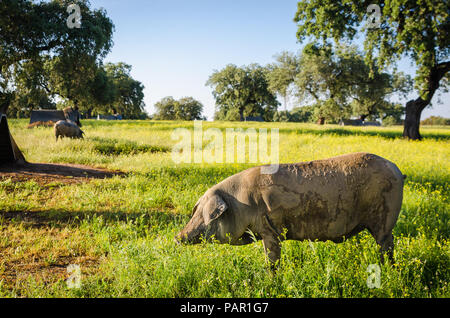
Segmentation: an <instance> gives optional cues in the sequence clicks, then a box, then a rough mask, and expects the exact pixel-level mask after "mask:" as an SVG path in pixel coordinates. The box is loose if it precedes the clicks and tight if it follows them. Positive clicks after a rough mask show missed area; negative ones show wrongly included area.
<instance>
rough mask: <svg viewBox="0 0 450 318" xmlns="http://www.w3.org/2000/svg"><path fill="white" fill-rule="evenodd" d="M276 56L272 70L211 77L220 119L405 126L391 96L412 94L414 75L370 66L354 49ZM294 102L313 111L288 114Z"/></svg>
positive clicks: (231, 70)
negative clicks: (353, 119)
mask: <svg viewBox="0 0 450 318" xmlns="http://www.w3.org/2000/svg"><path fill="white" fill-rule="evenodd" d="M275 58H276V61H275V63H272V64H270V65H267V66H261V65H258V64H251V65H249V66H243V67H237V66H235V65H232V64H230V65H228V66H226V67H225V68H224V69H222V70H220V71H215V72H214V73H213V74H212V75H211V76H210V78H209V80H208V82H207V85H209V86H211V87H212V89H213V95H214V97H215V99H216V107H217V109H216V113H215V119H217V120H241V121H242V120H244V119H245V118H246V117H249V116H251V117H257V116H259V117H262V118H264V119H265V120H266V121H272V120H285V121H305V119H306V121H311V120H314V121H317V120H319V122H321V123H324V122H325V121H327V122H337V121H339V120H340V119H342V118H349V117H350V116H358V117H360V118H361V119H362V120H365V119H366V118H370V119H372V120H375V119H382V120H390V121H391V122H392V121H395V122H399V121H400V117H401V115H402V113H403V108H402V107H401V106H400V105H398V104H395V103H393V102H391V101H390V98H391V97H392V95H393V94H394V93H396V94H403V95H406V94H407V93H408V92H409V90H410V89H411V87H412V81H411V79H410V77H409V76H407V75H405V74H403V73H401V72H396V71H393V72H392V73H387V72H381V71H380V70H379V69H378V68H377V67H376V65H372V66H368V65H367V64H366V63H365V61H364V57H363V55H362V54H361V53H360V52H358V51H357V49H356V48H355V47H353V46H345V45H341V46H339V47H338V48H337V49H333V48H332V47H331V46H317V45H314V44H310V45H307V46H305V48H304V50H303V51H302V52H301V53H300V54H299V55H296V54H294V53H290V52H282V53H281V54H278V55H277V56H276V57H275ZM277 96H278V97H281V99H282V100H283V103H284V111H282V112H278V111H277V108H278V106H279V105H280V103H279V102H278V100H277ZM292 98H294V99H295V100H296V101H297V102H296V104H299V105H301V106H308V107H307V108H305V109H302V108H299V107H297V108H295V109H294V110H293V111H292V112H287V105H288V103H289V100H291V99H292ZM308 114H309V115H308Z"/></svg>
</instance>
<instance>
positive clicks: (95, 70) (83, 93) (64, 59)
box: [0, 0, 145, 118]
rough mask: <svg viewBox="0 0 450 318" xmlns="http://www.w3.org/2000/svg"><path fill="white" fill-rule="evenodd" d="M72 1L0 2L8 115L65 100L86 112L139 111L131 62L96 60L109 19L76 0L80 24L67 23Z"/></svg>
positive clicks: (2, 85)
mask: <svg viewBox="0 0 450 318" xmlns="http://www.w3.org/2000/svg"><path fill="white" fill-rule="evenodd" d="M72 2H73V1H67V0H53V1H50V2H33V1H30V0H2V1H1V2H0V16H1V17H2V18H1V19H0V65H1V69H0V103H2V104H8V105H9V110H8V115H9V116H13V117H22V116H29V113H30V112H31V110H32V109H34V108H48V109H54V108H57V107H58V108H64V107H66V106H73V107H76V108H78V109H79V110H80V111H81V112H84V113H85V114H86V115H87V116H93V115H95V114H96V113H120V114H122V116H124V117H126V118H142V117H144V116H145V112H144V106H145V105H144V102H143V99H144V94H143V89H144V87H143V85H142V84H141V83H140V82H139V81H136V80H134V79H133V78H132V77H131V75H130V72H131V66H130V65H127V64H125V63H117V64H111V63H108V64H103V62H102V61H103V59H104V57H105V56H106V55H107V54H108V52H109V51H110V49H111V47H112V45H113V43H112V34H113V32H114V25H113V23H112V21H111V20H110V19H109V18H108V17H107V16H106V12H105V11H104V10H103V9H100V10H91V9H90V7H89V2H88V1H87V0H80V1H77V4H78V5H79V7H80V11H81V16H82V23H81V27H80V28H69V27H68V25H67V19H68V18H69V14H68V13H67V11H66V10H67V8H68V6H69V5H70V4H72Z"/></svg>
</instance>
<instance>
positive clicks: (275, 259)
mask: <svg viewBox="0 0 450 318" xmlns="http://www.w3.org/2000/svg"><path fill="white" fill-rule="evenodd" d="M261 237H262V241H263V245H264V251H265V252H266V256H267V258H268V260H269V263H270V267H271V268H272V269H275V268H276V267H277V266H278V264H279V260H280V257H281V241H280V239H279V237H278V236H276V235H274V234H272V233H265V234H261Z"/></svg>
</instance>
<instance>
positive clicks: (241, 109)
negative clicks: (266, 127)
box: [206, 64, 279, 121]
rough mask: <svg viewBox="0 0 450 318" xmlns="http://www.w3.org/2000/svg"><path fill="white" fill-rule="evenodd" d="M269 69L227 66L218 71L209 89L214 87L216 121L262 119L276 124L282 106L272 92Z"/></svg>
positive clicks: (251, 66) (255, 66)
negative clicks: (268, 75)
mask: <svg viewBox="0 0 450 318" xmlns="http://www.w3.org/2000/svg"><path fill="white" fill-rule="evenodd" d="M267 73H268V69H267V68H265V67H263V66H261V65H258V64H251V65H248V66H242V67H238V66H236V65H233V64H229V65H227V66H226V67H225V68H224V69H222V70H220V71H214V73H213V74H212V75H211V76H210V77H209V79H208V81H207V83H206V85H208V86H211V87H212V89H213V95H214V98H215V99H216V113H215V119H216V120H240V121H243V120H245V117H248V116H253V117H257V116H261V117H262V118H264V119H265V120H266V121H272V119H273V115H274V113H275V111H276V110H277V107H278V105H279V103H278V101H277V98H276V96H275V94H274V93H272V92H271V91H270V90H269V83H268V80H267Z"/></svg>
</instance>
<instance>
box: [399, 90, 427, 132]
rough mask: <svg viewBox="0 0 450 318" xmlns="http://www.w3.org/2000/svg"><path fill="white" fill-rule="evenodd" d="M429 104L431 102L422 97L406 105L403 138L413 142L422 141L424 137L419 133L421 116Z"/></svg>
mask: <svg viewBox="0 0 450 318" xmlns="http://www.w3.org/2000/svg"><path fill="white" fill-rule="evenodd" d="M428 104H429V102H427V101H425V100H423V99H422V98H420V97H419V98H418V99H416V100H411V101H409V102H407V103H406V117H405V124H404V127H403V137H405V138H408V139H411V140H422V136H421V135H420V132H419V127H420V116H421V115H422V111H423V110H424V109H425V107H426V106H427V105H428Z"/></svg>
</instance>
